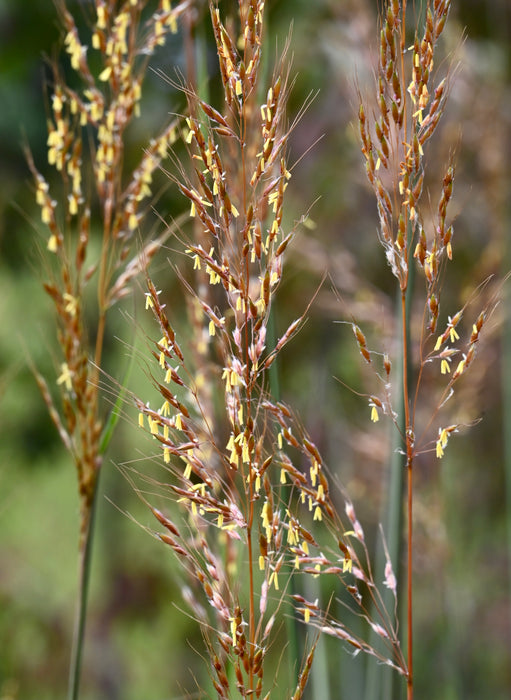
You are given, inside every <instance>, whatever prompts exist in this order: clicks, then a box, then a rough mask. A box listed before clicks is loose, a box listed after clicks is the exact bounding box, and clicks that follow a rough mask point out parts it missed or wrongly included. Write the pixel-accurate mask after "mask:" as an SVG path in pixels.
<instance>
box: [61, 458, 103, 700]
mask: <svg viewBox="0 0 511 700" xmlns="http://www.w3.org/2000/svg"><path fill="white" fill-rule="evenodd" d="M100 473H101V469H98V472H97V477H96V484H95V487H94V496H93V498H92V503H91V507H90V511H89V522H88V524H87V530H86V534H85V541H84V544H83V547H82V549H81V552H80V565H79V574H78V575H79V592H78V603H77V607H76V616H75V625H74V633H73V646H72V649H71V663H70V667H69V683H68V693H67V697H68V700H78V697H79V693H80V676H81V670H82V659H83V647H84V641H85V623H86V620H87V603H88V594H89V582H90V573H91V563H92V544H93V540H94V525H95V522H96V513H97V500H98V491H99V476H100Z"/></svg>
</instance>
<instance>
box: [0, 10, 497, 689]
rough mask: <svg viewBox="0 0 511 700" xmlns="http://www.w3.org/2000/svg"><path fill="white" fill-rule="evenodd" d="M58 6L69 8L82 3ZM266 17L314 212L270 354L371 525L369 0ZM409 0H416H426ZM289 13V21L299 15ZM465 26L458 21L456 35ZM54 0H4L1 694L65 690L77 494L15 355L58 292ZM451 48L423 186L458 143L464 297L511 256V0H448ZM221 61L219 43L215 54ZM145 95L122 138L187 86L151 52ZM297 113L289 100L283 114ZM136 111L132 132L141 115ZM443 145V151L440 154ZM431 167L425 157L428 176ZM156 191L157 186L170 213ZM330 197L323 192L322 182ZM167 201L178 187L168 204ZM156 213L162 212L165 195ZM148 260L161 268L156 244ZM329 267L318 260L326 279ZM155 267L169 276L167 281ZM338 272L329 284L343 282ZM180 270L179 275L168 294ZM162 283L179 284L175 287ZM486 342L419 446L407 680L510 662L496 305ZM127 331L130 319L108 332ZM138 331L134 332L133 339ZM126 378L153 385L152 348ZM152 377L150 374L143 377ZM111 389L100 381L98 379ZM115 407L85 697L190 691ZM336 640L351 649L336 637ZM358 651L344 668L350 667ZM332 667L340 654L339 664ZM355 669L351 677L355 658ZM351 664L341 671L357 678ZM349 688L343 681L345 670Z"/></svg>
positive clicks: (445, 683) (33, 335)
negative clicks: (54, 285)
mask: <svg viewBox="0 0 511 700" xmlns="http://www.w3.org/2000/svg"><path fill="white" fill-rule="evenodd" d="M83 4H84V3H78V2H77V3H74V4H71V3H70V7H72V8H73V9H75V10H76V11H77V13H79V12H80V5H83ZM268 5H269V27H270V34H271V38H270V39H269V41H268V46H269V47H270V53H269V59H270V60H271V58H272V53H271V52H272V50H273V48H272V47H273V46H275V38H276V40H277V41H278V45H279V46H283V44H284V42H285V39H286V37H287V36H288V35H289V34H290V36H291V45H292V53H293V70H294V71H295V72H296V75H297V79H296V85H295V90H294V93H293V98H292V102H291V109H292V110H294V111H295V112H297V111H298V110H299V108H300V105H301V104H302V103H303V102H304V100H305V99H306V96H307V95H308V94H309V93H311V92H312V93H313V94H314V95H316V96H315V99H314V101H313V103H312V105H311V107H310V108H309V109H308V110H307V112H306V114H305V115H304V117H303V118H302V120H301V121H300V123H299V124H298V126H297V128H296V130H295V132H294V134H293V139H292V144H291V149H292V156H293V157H292V159H291V160H293V159H294V160H296V161H297V162H296V167H295V168H294V169H293V179H292V181H291V185H290V187H289V193H290V199H289V201H290V204H289V203H288V217H289V221H290V222H291V221H293V220H296V219H297V218H298V217H299V216H300V215H301V214H302V213H303V212H304V210H307V209H308V208H309V207H311V212H310V215H311V219H312V220H313V221H314V223H315V228H314V230H309V229H303V230H302V231H301V233H300V234H299V237H298V240H297V241H296V243H295V245H294V247H293V250H292V252H291V255H290V258H289V260H288V263H287V264H288V269H287V270H286V273H285V279H286V280H287V281H286V282H285V284H284V285H283V287H282V289H281V292H280V296H279V303H278V308H277V313H276V323H277V326H278V327H279V328H280V327H282V328H285V327H286V326H287V324H288V323H289V322H290V321H291V320H293V319H294V318H296V317H297V316H298V315H299V314H300V313H301V312H302V310H303V309H304V308H305V307H306V306H307V305H308V303H309V302H310V301H311V299H312V298H313V297H314V294H315V293H316V291H317V290H318V289H319V293H318V295H317V297H316V298H315V300H314V302H313V304H312V306H311V308H310V311H309V314H308V316H309V321H308V323H307V324H306V326H305V328H304V329H303V331H302V333H301V335H300V336H299V337H298V339H296V340H295V341H294V342H293V343H291V344H290V345H289V346H288V347H287V348H286V350H285V352H284V354H283V356H282V358H283V359H282V362H281V366H280V384H281V387H282V395H283V397H284V398H285V399H286V400H288V401H289V402H290V403H292V404H293V405H294V406H296V407H298V408H299V410H300V411H301V415H302V420H303V422H304V423H305V425H307V427H308V430H309V431H310V432H311V434H312V437H313V439H314V441H315V442H316V444H318V445H320V446H321V448H322V451H323V453H324V454H325V455H326V456H327V461H329V462H330V465H331V468H332V470H334V471H335V472H336V473H337V474H339V478H340V479H341V480H342V482H343V483H344V485H345V486H346V487H347V489H348V491H349V492H350V493H351V495H352V497H353V499H354V500H355V502H356V503H357V508H358V512H359V515H360V514H362V516H363V519H365V522H368V523H372V524H373V526H375V527H376V525H377V523H378V521H379V519H380V517H381V501H382V498H383V494H384V488H383V485H384V483H385V468H384V465H385V463H386V454H387V450H388V447H389V435H388V430H387V428H386V427H385V426H383V425H381V424H379V425H378V426H376V429H374V427H373V426H370V425H369V413H368V409H367V406H366V403H365V402H364V401H361V400H360V399H359V398H358V397H357V396H356V395H355V394H354V393H351V392H350V391H348V390H347V389H346V388H344V387H343V386H341V384H339V383H338V382H336V381H335V379H334V377H338V378H339V379H341V380H342V382H345V383H347V384H349V386H351V387H353V389H355V390H356V391H371V387H370V383H371V377H368V376H367V375H366V374H365V372H364V369H363V367H361V363H360V362H359V358H358V354H357V351H356V349H355V347H354V343H353V338H352V334H351V330H350V328H349V326H347V325H343V324H337V323H335V321H339V320H350V319H351V317H352V316H354V317H356V318H357V322H358V323H359V324H360V325H363V326H364V331H365V332H366V334H367V336H368V338H369V339H370V345H371V346H372V347H373V348H376V349H381V350H383V349H387V348H390V349H392V346H393V336H394V332H395V324H394V319H393V291H392V290H393V279H392V276H391V274H390V271H389V269H388V267H387V266H386V263H385V262H384V259H383V254H382V251H381V249H380V247H379V245H378V243H377V239H376V235H375V231H376V208H375V205H374V202H373V200H372V196H371V194H370V192H369V190H368V188H367V187H366V183H365V174H364V168H363V163H362V158H361V156H360V155H359V152H358V142H357V131H356V126H355V123H356V119H355V115H356V106H357V97H356V90H355V87H356V85H358V87H359V89H360V90H361V91H362V92H363V93H364V94H367V92H368V91H370V90H371V87H372V71H373V66H374V58H375V57H374V51H375V40H376V27H377V23H376V22H377V20H376V10H377V7H378V6H379V5H380V3H379V2H370V1H369V0H364V1H361V0H317V2H314V3H311V2H310V1H307V0H274V1H273V2H269V3H268ZM417 5H419V3H417ZM290 26H291V29H290ZM463 37H464V39H463ZM58 40H59V32H58V29H57V23H56V13H55V8H54V6H53V4H52V3H51V2H48V1H47V0H37V1H36V0H33V1H32V2H31V3H30V9H27V6H26V4H25V3H20V2H18V1H17V0H0V101H1V104H2V109H1V110H0V322H1V326H2V332H1V333H0V465H1V467H0V649H1V650H2V651H1V652H0V698H2V699H3V700H7V698H17V699H19V700H32V699H35V698H37V700H45V699H46V698H48V699H49V698H56V697H63V696H64V694H65V687H66V680H67V663H68V656H69V648H70V634H71V627H72V624H71V618H72V609H73V605H74V592H75V585H76V582H75V561H76V555H75V550H76V544H77V522H78V521H77V515H78V513H77V509H78V503H77V496H76V493H75V484H74V474H73V473H72V471H71V470H70V468H69V465H68V464H67V463H66V458H65V455H64V454H63V451H62V448H61V446H60V443H59V442H58V437H57V435H56V433H55V430H54V427H53V425H52V424H51V422H50V420H49V418H48V416H47V413H46V409H45V406H44V404H43V401H42V399H41V397H40V395H39V393H38V391H37V387H36V385H35V382H34V381H33V378H32V376H31V373H30V370H29V368H28V364H27V358H28V357H30V358H31V360H32V361H33V362H34V363H36V364H37V366H38V367H39V368H40V369H41V370H42V371H43V373H45V374H46V376H48V377H50V381H51V377H54V376H55V366H56V365H57V358H55V356H54V353H55V349H54V347H53V345H52V342H51V341H50V340H49V338H51V335H52V334H51V332H50V331H49V330H48V329H49V327H50V325H51V323H52V315H51V309H50V303H49V302H48V300H47V299H46V298H45V296H44V294H43V292H42V290H41V286H40V281H41V277H42V276H43V275H42V271H41V269H40V266H41V262H40V261H41V256H40V255H39V252H38V249H39V247H40V246H42V245H44V243H42V239H41V236H40V231H39V213H38V211H37V209H36V206H35V203H34V197H33V192H32V188H31V185H30V184H29V177H28V170H27V167H26V164H25V160H24V156H23V144H24V143H29V144H30V147H31V149H32V150H33V153H34V158H35V160H36V162H37V163H38V164H39V165H40V166H41V167H43V166H44V161H45V157H46V156H45V153H46V146H45V141H46V130H45V114H46V107H45V95H44V84H45V80H47V79H48V76H47V73H46V70H45V62H44V54H46V55H50V56H54V55H57V51H58V45H59V44H58ZM445 62H446V63H447V64H450V65H452V66H453V68H454V78H453V80H452V82H451V86H450V90H451V95H450V100H449V103H448V107H447V114H446V118H445V119H444V123H443V125H442V126H441V128H440V133H439V134H438V137H437V139H436V145H435V147H434V151H433V152H432V153H431V154H430V158H431V164H432V165H431V167H430V172H429V174H430V177H431V181H430V183H429V187H430V191H431V201H432V208H434V206H435V204H434V203H435V202H436V200H437V197H438V192H439V189H440V186H441V177H442V175H441V173H442V170H443V168H444V166H445V162H446V161H447V158H448V154H449V151H450V150H451V149H452V148H455V150H456V155H457V175H456V181H455V190H454V191H455V208H456V220H455V243H454V250H455V258H454V264H453V265H452V267H451V268H450V269H449V276H448V279H446V289H447V290H448V291H449V293H450V308H444V309H443V313H444V316H443V318H444V319H445V318H446V316H447V314H449V315H451V314H452V313H454V312H455V311H456V310H457V309H458V308H459V307H460V306H461V305H462V304H463V303H464V302H465V301H466V300H467V298H468V297H469V296H470V294H471V293H473V292H474V290H475V288H476V287H477V285H478V283H479V282H481V281H482V280H483V279H485V278H486V277H487V276H488V275H492V274H494V275H500V274H502V272H503V268H502V265H503V261H505V260H507V261H509V260H510V253H509V243H508V239H509V227H510V223H511V215H510V214H511V212H510V205H509V202H510V201H511V184H510V183H511V171H510V166H509V157H510V155H511V116H510V115H511V9H510V6H509V3H508V2H507V0H494V1H493V2H491V3H489V2H485V1H484V0H466V1H465V2H463V3H456V6H455V8H454V12H453V15H452V16H451V19H450V27H449V30H448V39H447V44H446V46H445ZM208 64H209V66H210V70H211V71H214V68H215V64H214V56H211V57H210V60H208ZM176 65H178V66H179V65H181V66H183V65H184V47H183V46H182V45H181V44H180V43H179V42H176V44H175V45H170V46H168V47H167V48H166V49H165V50H164V51H161V52H160V54H158V55H157V56H156V57H155V67H159V68H161V70H162V71H164V72H165V73H166V74H168V75H169V76H170V77H171V78H173V77H174V76H175V73H174V70H175V66H176ZM144 94H145V107H144V106H143V110H142V117H141V119H140V120H139V122H138V125H137V129H136V130H134V133H133V134H132V138H133V154H134V155H133V157H134V158H136V157H137V156H136V153H137V152H138V150H139V149H140V148H141V145H142V144H143V142H144V140H145V139H146V138H148V137H149V136H150V135H151V132H152V130H154V129H155V128H156V127H159V126H160V125H161V124H162V123H163V122H164V121H165V119H166V117H167V115H168V113H169V112H176V111H179V109H180V106H182V98H181V97H180V96H179V95H177V94H176V93H175V92H174V91H173V90H172V88H171V87H170V86H169V85H168V84H166V83H165V82H164V81H163V80H162V79H161V77H158V76H157V74H152V75H151V77H150V79H149V82H148V83H147V84H146V93H144ZM292 116H293V115H292V114H290V119H291V118H292ZM135 132H136V133H135ZM437 163H438V169H437V168H436V164H437ZM435 178H436V179H435ZM175 194H176V193H173V192H170V191H169V192H168V193H165V195H164V196H163V197H162V199H161V201H160V203H159V204H158V207H159V208H160V209H159V210H160V211H162V213H163V214H164V215H165V216H166V215H167V214H168V213H169V212H172V213H173V214H174V215H175V214H178V213H179V209H177V210H176V206H180V205H179V198H177V197H176V196H175ZM318 198H320V199H318ZM176 202H178V204H176ZM154 225H155V226H157V219H156V217H155V224H154ZM155 269H156V277H158V275H162V276H163V275H165V276H167V275H168V272H167V270H168V267H167V265H166V263H165V260H164V259H163V258H162V259H161V260H160V261H158V262H157V263H156V264H155ZM325 273H328V277H327V278H326V279H325V280H324V281H323V283H322V284H321V282H322V279H323V277H324V275H325ZM166 288H168V285H167V284H166ZM334 290H335V292H334ZM177 293H178V292H177V291H176V294H177ZM170 303H172V302H170ZM139 306H140V305H139V303H138V302H137V301H136V300H128V301H127V302H126V305H125V308H124V315H123V313H122V311H121V310H120V311H119V314H118V322H117V323H115V324H114V325H115V328H111V340H110V343H109V347H108V352H109V353H110V357H109V362H110V363H111V365H112V366H113V365H116V364H118V363H120V362H122V363H125V362H127V361H128V357H127V356H128V355H129V352H130V351H129V349H128V350H127V349H126V347H127V346H126V345H125V344H124V343H125V342H126V343H128V344H129V343H131V342H133V337H134V336H133V329H132V328H130V322H129V316H128V315H133V314H135V318H136V321H137V324H138V325H139V331H138V335H139V336H140V337H142V338H143V334H144V329H143V325H142V319H141V312H140V309H139ZM500 311H501V313H500V314H499V315H498V318H497V317H494V320H493V334H492V335H490V336H489V337H487V339H486V341H485V343H484V345H483V346H482V348H481V349H480V358H479V361H478V363H477V370H476V371H475V372H473V373H471V374H470V380H469V382H468V383H467V384H466V385H463V388H462V389H461V390H460V392H459V393H458V399H457V405H458V406H462V407H463V415H462V417H461V420H462V421H465V422H466V423H467V424H468V423H470V422H471V421H475V420H476V419H478V418H479V417H482V418H483V420H482V422H480V423H478V424H477V425H476V426H475V427H473V428H472V429H471V430H470V431H469V432H467V434H466V435H465V434H463V435H461V436H459V437H458V438H456V440H453V441H452V443H450V444H449V450H448V453H447V454H446V457H445V458H444V459H443V460H442V462H441V463H438V462H437V461H436V460H435V458H434V456H433V457H430V455H429V454H427V455H424V457H423V458H422V459H421V461H420V468H419V473H418V475H417V481H416V489H417V507H416V518H417V523H416V532H417V539H416V548H417V553H418V554H417V560H416V579H417V586H416V596H417V598H416V599H417V612H416V654H417V657H416V665H417V670H416V683H417V685H416V692H417V696H418V697H428V698H433V697H434V698H437V699H438V700H450V699H451V698H460V697H463V698H464V699H465V700H468V699H470V698H474V699H476V698H481V697H492V698H494V699H496V700H499V699H502V700H503V699H504V698H507V697H509V693H510V689H511V669H510V666H509V648H510V643H511V624H510V606H509V600H508V590H509V587H508V586H509V583H508V568H507V567H508V557H509V550H508V546H507V544H506V534H505V509H506V504H505V500H504V471H503V467H502V464H503V438H502V434H503V431H506V430H508V431H509V426H506V425H504V424H503V418H502V410H501V380H500V365H501V363H502V362H505V361H507V362H509V358H505V357H504V358H503V357H502V355H501V353H500V345H499V322H502V321H503V319H504V317H505V314H506V313H507V309H502V308H501V309H500ZM117 338H121V339H122V341H124V342H122V341H121V340H119V339H117ZM142 345H143V342H140V343H139V346H142ZM140 370H141V371H140V373H139V375H138V376H137V377H135V378H134V380H133V381H134V388H135V390H136V389H137V388H138V389H139V388H140V387H141V386H143V382H144V381H145V375H144V373H143V363H142V361H141V362H140ZM141 393H142V392H141ZM105 400H108V396H106V398H105ZM128 418H129V420H128V421H122V422H121V425H120V429H119V432H118V434H117V436H116V438H115V441H114V444H113V445H112V448H111V450H110V454H109V461H108V462H107V463H106V464H105V469H106V478H105V479H104V485H103V488H104V491H105V498H103V499H102V502H101V518H100V523H99V526H98V541H99V545H98V547H97V551H96V553H95V563H94V571H93V591H92V600H91V604H90V611H91V612H90V620H89V627H88V641H87V645H86V666H85V674H84V687H83V690H84V692H83V698H84V700H88V699H89V698H90V699H91V700H92V698H94V699H95V700H99V699H100V698H109V699H110V698H111V699H115V698H122V700H131V699H133V700H134V699H135V698H141V697H143V698H146V699H147V700H153V699H154V700H156V699H160V698H173V697H178V696H180V695H183V694H185V693H186V692H189V693H190V694H191V695H193V693H194V692H196V687H195V682H194V676H197V678H199V679H201V681H202V682H207V680H206V681H205V680H204V678H203V674H202V673H201V670H200V668H201V659H200V657H199V655H198V654H197V652H196V651H195V649H199V650H200V648H201V640H200V639H197V638H195V637H194V635H195V634H196V632H195V631H194V629H195V628H194V626H193V623H192V622H191V621H190V620H189V619H188V618H187V616H186V615H185V614H183V613H182V612H180V611H179V609H178V608H179V607H181V595H180V593H179V588H180V580H179V576H178V575H176V572H175V571H174V570H173V566H172V564H173V561H172V560H171V559H169V558H168V555H167V554H166V552H165V551H164V550H163V548H162V547H161V545H159V544H158V543H157V542H153V541H152V540H151V539H150V537H149V536H148V535H147V534H146V533H145V532H144V531H143V530H142V529H140V528H139V527H137V526H136V525H134V524H133V523H132V522H131V521H130V519H129V518H127V517H126V516H125V514H124V512H123V511H127V512H129V513H131V514H133V517H134V518H137V519H140V520H141V521H142V522H146V521H147V518H148V516H147V514H146V513H145V511H143V510H141V509H140V507H139V506H138V504H137V502H136V499H135V498H134V496H133V494H132V493H131V490H130V488H129V486H128V485H127V484H126V483H125V482H124V480H123V479H122V477H121V476H120V474H119V473H118V472H117V470H116V469H115V464H116V463H119V462H121V461H127V460H138V459H142V457H143V455H148V454H149V453H150V448H149V447H148V444H147V443H145V444H143V445H140V444H137V440H136V438H137V439H138V434H136V430H135V428H134V420H135V418H136V417H135V416H134V415H130V416H129V417H128ZM328 648H329V650H331V651H332V653H333V654H335V658H336V662H335V663H332V664H331V667H330V674H331V681H332V687H334V688H336V689H338V692H337V693H336V697H337V698H342V697H347V698H348V697H350V698H352V697H362V692H361V688H360V685H359V683H360V682H361V678H362V677H363V668H364V667H363V662H362V660H360V659H356V660H350V659H349V658H348V660H347V661H346V660H345V661H343V662H342V664H341V665H340V664H339V663H338V661H337V659H338V656H339V650H338V649H337V650H336V649H335V648H333V647H332V646H331V644H330V642H329V643H328ZM346 658H347V657H346ZM348 666H350V670H349V671H348V670H347V668H348ZM340 673H341V674H343V675H342V676H339V675H338V674H340ZM350 678H351V679H352V680H351V681H350V680H349V679H350ZM350 683H351V685H350ZM343 689H344V691H343Z"/></svg>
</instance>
